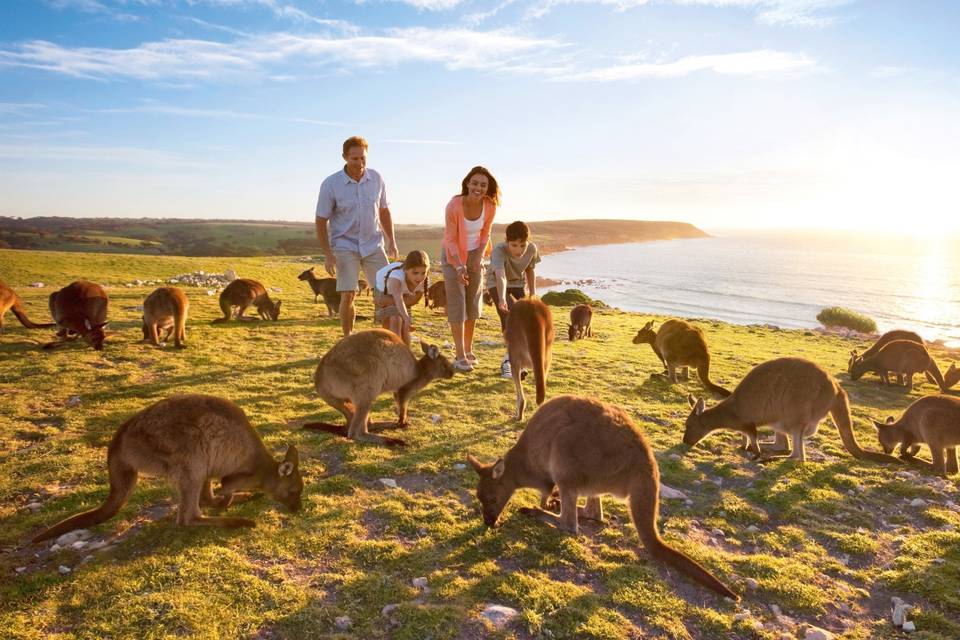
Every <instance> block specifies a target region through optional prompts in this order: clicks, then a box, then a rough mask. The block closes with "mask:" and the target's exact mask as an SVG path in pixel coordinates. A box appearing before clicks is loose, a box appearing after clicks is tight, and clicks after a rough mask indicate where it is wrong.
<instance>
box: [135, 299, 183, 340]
mask: <svg viewBox="0 0 960 640" xmlns="http://www.w3.org/2000/svg"><path fill="white" fill-rule="evenodd" d="M189 310H190V301H189V300H188V299H187V294H185V293H184V292H183V289H181V288H179V287H160V288H158V289H154V291H153V293H151V294H150V295H148V296H147V299H146V300H144V301H143V339H144V340H149V341H150V342H151V343H152V344H153V345H154V346H155V347H159V346H160V332H161V331H166V332H167V334H166V335H165V336H164V337H163V341H164V342H167V341H168V340H170V335H171V334H173V341H174V344H175V345H176V347H177V348H178V349H182V348H184V347H185V346H187V345H186V344H184V341H185V340H186V339H187V333H186V330H185V327H186V326H187V312H188V311H189Z"/></svg>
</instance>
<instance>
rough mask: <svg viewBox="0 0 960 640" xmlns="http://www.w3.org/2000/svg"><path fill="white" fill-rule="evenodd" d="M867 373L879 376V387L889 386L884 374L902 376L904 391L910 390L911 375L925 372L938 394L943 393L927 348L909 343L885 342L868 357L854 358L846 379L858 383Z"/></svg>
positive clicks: (939, 378) (911, 386)
mask: <svg viewBox="0 0 960 640" xmlns="http://www.w3.org/2000/svg"><path fill="white" fill-rule="evenodd" d="M868 371H872V372H876V373H877V374H879V375H880V380H881V381H882V382H883V384H889V383H890V379H889V377H888V375H887V372H889V371H892V372H894V373H897V374H903V375H905V376H906V378H907V389H911V390H912V389H913V376H914V374H915V373H920V372H925V373H929V374H930V376H932V377H933V379H934V381H935V382H936V384H937V385H938V386H939V387H940V390H941V391H946V390H947V387H946V384H945V382H944V379H943V375H942V374H941V373H940V369H939V368H938V367H937V363H936V362H934V361H933V358H931V357H930V353H929V352H927V348H926V347H925V346H923V345H922V344H918V343H916V342H911V341H909V340H894V341H892V342H888V343H887V344H885V345H884V346H883V347H881V348H880V350H878V351H877V352H876V353H874V354H873V355H872V356H870V357H858V358H856V360H854V362H853V364H852V365H851V367H850V379H851V380H859V379H860V378H861V377H863V374H865V373H867V372H868Z"/></svg>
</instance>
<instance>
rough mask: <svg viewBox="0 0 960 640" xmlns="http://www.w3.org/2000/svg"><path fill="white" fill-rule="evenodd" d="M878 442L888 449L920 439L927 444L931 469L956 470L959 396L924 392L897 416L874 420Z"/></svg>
mask: <svg viewBox="0 0 960 640" xmlns="http://www.w3.org/2000/svg"><path fill="white" fill-rule="evenodd" d="M873 424H874V426H876V428H877V437H878V438H879V439H880V446H881V447H883V450H884V451H886V452H887V453H891V452H892V451H893V450H894V449H895V448H896V447H897V445H898V444H899V445H900V446H901V449H907V448H908V447H914V446H915V445H917V444H919V443H922V444H925V445H927V446H928V447H930V456H931V457H932V458H933V468H934V471H936V472H937V473H939V474H940V475H941V476H943V477H946V476H947V474H951V473H957V472H958V471H960V469H958V466H957V445H960V398H954V397H952V396H941V395H937V396H924V397H923V398H920V399H919V400H916V401H914V402H913V403H912V404H911V405H910V406H909V407H907V410H906V411H904V412H903V415H902V416H900V419H899V420H894V418H893V416H890V417H888V418H887V421H886V422H877V421H876V420H874V422H873Z"/></svg>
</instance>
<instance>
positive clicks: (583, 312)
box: [567, 304, 593, 342]
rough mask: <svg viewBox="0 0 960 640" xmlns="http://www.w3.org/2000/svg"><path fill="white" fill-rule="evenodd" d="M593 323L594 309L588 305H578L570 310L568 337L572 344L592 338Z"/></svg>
mask: <svg viewBox="0 0 960 640" xmlns="http://www.w3.org/2000/svg"><path fill="white" fill-rule="evenodd" d="M592 322H593V308H592V307H591V306H590V305H588V304H578V305H577V306H575V307H574V308H573V309H571V310H570V325H569V326H568V327H567V337H568V338H570V342H573V341H574V340H577V339H578V338H583V337H584V336H586V337H588V338H589V337H592V336H593V331H592V330H591V328H590V325H591V323H592Z"/></svg>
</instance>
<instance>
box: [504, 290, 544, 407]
mask: <svg viewBox="0 0 960 640" xmlns="http://www.w3.org/2000/svg"><path fill="white" fill-rule="evenodd" d="M553 337H554V333H553V316H552V315H551V313H550V308H549V307H547V305H545V304H543V303H542V302H540V301H539V300H536V299H531V298H524V299H523V300H518V301H517V302H516V303H515V304H514V305H513V308H511V309H510V312H509V313H508V314H507V328H506V331H504V338H505V340H506V342H507V354H508V356H509V357H510V364H511V365H512V366H511V368H510V370H511V373H512V376H513V385H514V387H515V388H516V390H517V413H516V415H515V418H516V419H517V420H523V410H524V409H525V408H526V406H527V400H526V398H524V396H523V385H522V384H521V380H522V379H523V376H522V370H523V369H524V368H529V369H532V370H533V377H534V380H535V382H536V385H537V404H538V405H540V404H543V400H544V398H545V397H546V395H547V374H548V373H549V372H550V351H551V349H552V347H553Z"/></svg>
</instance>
